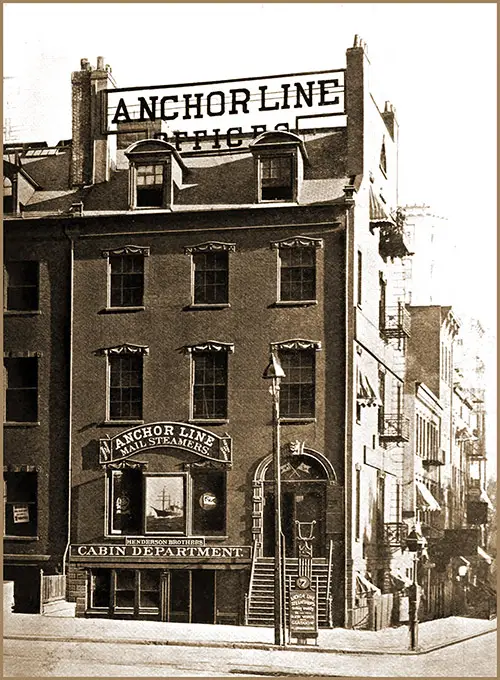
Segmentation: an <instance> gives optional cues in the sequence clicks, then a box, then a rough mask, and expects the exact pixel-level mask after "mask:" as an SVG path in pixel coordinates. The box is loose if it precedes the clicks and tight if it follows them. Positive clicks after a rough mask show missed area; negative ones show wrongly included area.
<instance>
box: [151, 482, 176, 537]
mask: <svg viewBox="0 0 500 680" xmlns="http://www.w3.org/2000/svg"><path fill="white" fill-rule="evenodd" d="M144 479H145V482H144V483H145V493H144V503H145V512H144V517H145V527H144V532H145V533H146V534H185V533H186V476H185V475H183V474H151V475H145V476H144Z"/></svg>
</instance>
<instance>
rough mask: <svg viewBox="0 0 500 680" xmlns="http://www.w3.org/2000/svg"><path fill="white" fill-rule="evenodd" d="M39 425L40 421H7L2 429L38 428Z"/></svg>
mask: <svg viewBox="0 0 500 680" xmlns="http://www.w3.org/2000/svg"><path fill="white" fill-rule="evenodd" d="M39 425H40V421H36V422H35V421H33V422H29V421H27V422H25V423H24V422H16V421H8V422H6V423H4V424H3V426H4V427H38V426H39Z"/></svg>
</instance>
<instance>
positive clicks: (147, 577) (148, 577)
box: [139, 569, 160, 609]
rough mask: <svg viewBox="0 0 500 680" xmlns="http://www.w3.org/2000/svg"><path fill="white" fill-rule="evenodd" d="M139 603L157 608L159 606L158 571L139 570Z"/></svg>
mask: <svg viewBox="0 0 500 680" xmlns="http://www.w3.org/2000/svg"><path fill="white" fill-rule="evenodd" d="M140 576H141V583H140V594H139V605H140V606H141V607H148V608H154V609H158V608H159V607H160V572H159V571H156V570H152V569H151V570H149V569H148V570H146V569H145V570H143V571H141V574H140Z"/></svg>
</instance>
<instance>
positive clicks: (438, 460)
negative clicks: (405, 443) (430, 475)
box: [422, 449, 446, 465]
mask: <svg viewBox="0 0 500 680" xmlns="http://www.w3.org/2000/svg"><path fill="white" fill-rule="evenodd" d="M445 456H446V451H443V449H436V450H434V451H429V453H426V454H425V456H424V457H423V459H422V464H423V465H444V464H445V462H446V461H445Z"/></svg>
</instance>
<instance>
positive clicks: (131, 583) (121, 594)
mask: <svg viewBox="0 0 500 680" xmlns="http://www.w3.org/2000/svg"><path fill="white" fill-rule="evenodd" d="M134 603H135V571H134V570H133V569H117V571H116V588H115V606H116V607H129V608H133V607H134Z"/></svg>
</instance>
